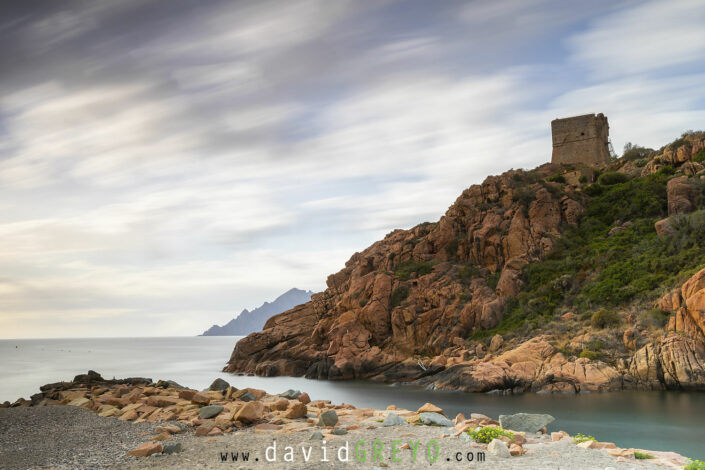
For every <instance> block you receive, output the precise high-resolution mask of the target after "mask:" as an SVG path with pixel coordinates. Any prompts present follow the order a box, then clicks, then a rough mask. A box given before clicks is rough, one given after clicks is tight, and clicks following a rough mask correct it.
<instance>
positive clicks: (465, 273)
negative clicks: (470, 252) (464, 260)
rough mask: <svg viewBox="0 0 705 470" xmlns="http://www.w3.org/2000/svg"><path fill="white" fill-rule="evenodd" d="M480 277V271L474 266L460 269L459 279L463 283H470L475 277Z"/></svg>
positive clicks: (470, 265) (469, 265)
mask: <svg viewBox="0 0 705 470" xmlns="http://www.w3.org/2000/svg"><path fill="white" fill-rule="evenodd" d="M479 275H480V269H479V268H478V267H477V266H475V265H474V264H467V265H465V266H461V267H460V268H458V277H459V278H460V279H462V280H463V281H469V280H470V279H472V278H473V277H477V276H479Z"/></svg>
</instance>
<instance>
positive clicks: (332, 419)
mask: <svg viewBox="0 0 705 470" xmlns="http://www.w3.org/2000/svg"><path fill="white" fill-rule="evenodd" d="M337 422H338V413H336V412H335V410H328V411H324V412H323V413H321V414H320V415H319V416H318V425H319V426H335V425H336V423H337Z"/></svg>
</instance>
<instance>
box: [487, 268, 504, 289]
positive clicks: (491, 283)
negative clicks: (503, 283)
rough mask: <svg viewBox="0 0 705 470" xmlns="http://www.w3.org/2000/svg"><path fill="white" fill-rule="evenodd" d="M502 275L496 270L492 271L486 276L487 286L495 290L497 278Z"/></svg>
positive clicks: (497, 282)
mask: <svg viewBox="0 0 705 470" xmlns="http://www.w3.org/2000/svg"><path fill="white" fill-rule="evenodd" d="M500 276H502V273H501V272H500V271H497V272H496V273H492V274H490V275H489V276H487V279H486V280H487V286H488V287H489V288H490V289H492V290H495V289H496V288H497V284H499V278H500Z"/></svg>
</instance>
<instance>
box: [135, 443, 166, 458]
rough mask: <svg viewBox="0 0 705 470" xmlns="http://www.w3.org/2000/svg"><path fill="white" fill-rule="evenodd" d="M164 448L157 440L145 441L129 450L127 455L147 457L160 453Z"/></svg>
mask: <svg viewBox="0 0 705 470" xmlns="http://www.w3.org/2000/svg"><path fill="white" fill-rule="evenodd" d="M162 450H164V448H163V447H162V445H161V444H160V443H159V442H145V443H144V444H142V445H139V446H137V447H135V448H134V449H132V450H131V451H129V452H128V453H127V455H131V456H133V457H149V456H150V455H152V454H158V453H160V452H161V451H162Z"/></svg>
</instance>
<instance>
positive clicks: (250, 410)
mask: <svg viewBox="0 0 705 470" xmlns="http://www.w3.org/2000/svg"><path fill="white" fill-rule="evenodd" d="M263 413H264V405H263V404H262V402H260V401H250V402H247V403H245V404H244V405H242V407H241V408H240V409H239V410H238V411H237V413H236V414H235V417H234V419H235V421H240V422H242V423H254V422H255V421H259V420H260V419H262V415H263Z"/></svg>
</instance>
